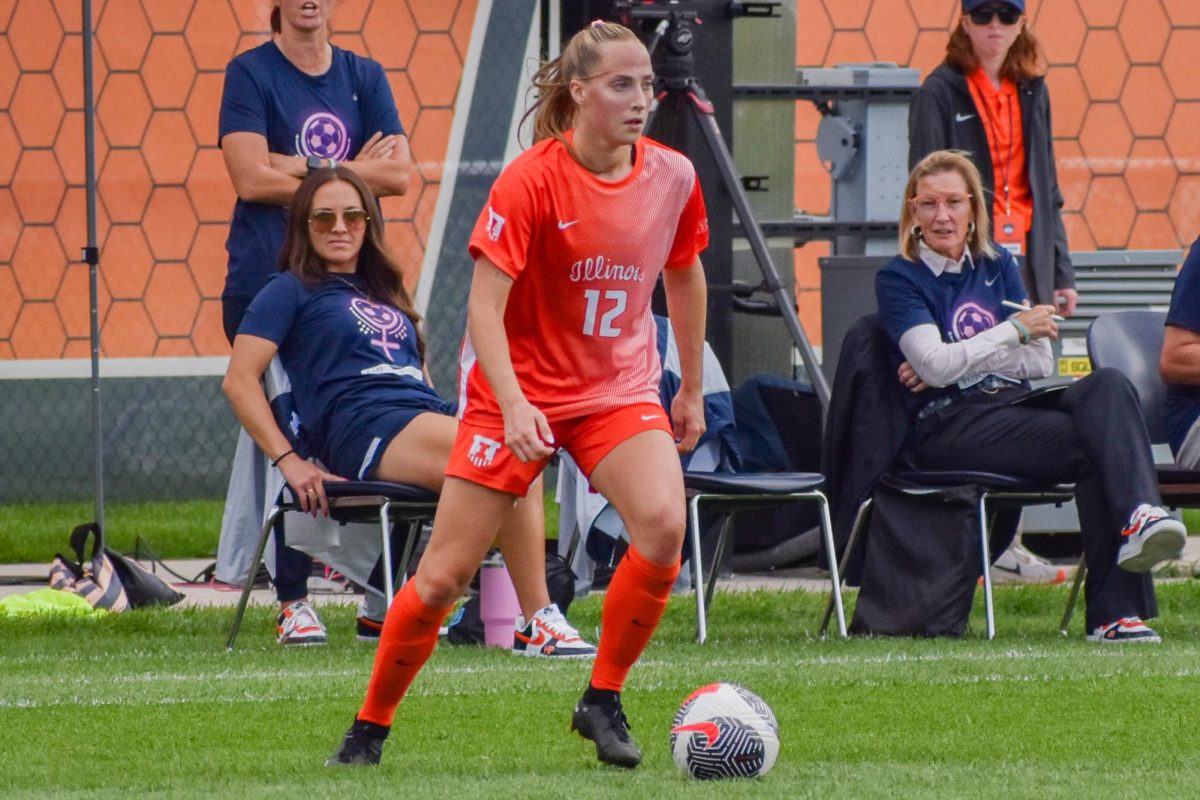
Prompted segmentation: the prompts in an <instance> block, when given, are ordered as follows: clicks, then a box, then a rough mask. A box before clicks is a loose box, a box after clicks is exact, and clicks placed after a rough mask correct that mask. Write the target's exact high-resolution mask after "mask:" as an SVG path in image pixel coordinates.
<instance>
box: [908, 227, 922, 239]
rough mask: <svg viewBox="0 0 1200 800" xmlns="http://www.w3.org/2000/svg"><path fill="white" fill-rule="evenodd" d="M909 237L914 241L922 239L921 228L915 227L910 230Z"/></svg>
mask: <svg viewBox="0 0 1200 800" xmlns="http://www.w3.org/2000/svg"><path fill="white" fill-rule="evenodd" d="M908 235H909V236H911V237H912V238H914V239H920V238H921V226H920V225H913V226H912V227H911V228H909V229H908Z"/></svg>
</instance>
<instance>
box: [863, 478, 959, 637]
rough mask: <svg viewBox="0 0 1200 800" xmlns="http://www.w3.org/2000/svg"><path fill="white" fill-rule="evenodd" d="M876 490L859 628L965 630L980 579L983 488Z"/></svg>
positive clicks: (926, 632)
mask: <svg viewBox="0 0 1200 800" xmlns="http://www.w3.org/2000/svg"><path fill="white" fill-rule="evenodd" d="M906 488H909V487H905V486H904V485H902V484H898V483H895V482H893V481H892V480H891V479H889V478H886V477H885V478H883V479H881V480H880V482H879V484H878V485H877V486H876V488H875V500H874V505H873V508H872V511H871V521H870V524H869V525H868V528H867V539H866V542H865V546H866V548H865V553H864V554H863V567H862V588H861V589H860V591H859V593H858V603H857V605H856V606H855V608H854V618H853V619H852V620H851V623H850V630H851V632H853V633H868V634H878V635H886V636H962V635H963V633H964V632H965V631H966V628H967V618H968V617H969V616H970V614H971V602H972V599H973V598H974V596H975V585H976V583H977V581H978V578H979V570H980V565H979V559H980V552H979V528H978V525H979V521H978V518H977V514H978V503H979V496H980V489H979V488H978V487H974V486H959V487H951V488H945V489H938V490H936V491H930V492H922V493H920V494H914V493H910V492H906V491H905V489H906Z"/></svg>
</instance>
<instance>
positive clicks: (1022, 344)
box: [875, 151, 1187, 642]
mask: <svg viewBox="0 0 1200 800" xmlns="http://www.w3.org/2000/svg"><path fill="white" fill-rule="evenodd" d="M989 232H990V225H989V220H988V214H987V205H986V199H985V196H984V193H983V188H982V182H981V180H980V177H979V172H978V170H976V168H975V166H974V164H972V163H971V161H970V159H969V158H967V155H966V154H965V153H962V152H959V151H938V152H935V153H931V154H930V155H928V156H926V157H925V158H924V159H922V160H921V161H920V162H919V163H918V164H917V165H916V167H914V168H913V171H912V174H911V175H910V176H909V179H908V185H907V187H906V188H905V192H904V204H903V207H902V209H901V214H900V234H899V240H900V255H898V256H896V257H895V258H893V259H892V260H891V262H889V263H888V264H887V266H885V267H884V268H883V269H882V270H880V272H879V274H878V275H877V276H876V279H875V292H876V298H877V300H878V303H879V315H880V317H881V318H882V320H883V323H884V326H885V328H886V329H887V332H888V335H889V337H890V338H891V340H892V343H893V345H894V347H893V351H894V360H895V364H896V369H897V376H898V378H899V380H900V381H901V383H902V384H903V385H904V386H905V387H906V388H907V389H908V390H909V392H908V394H907V398H906V400H907V405H908V410H909V414H910V417H911V419H912V421H913V428H912V430H911V431H910V434H909V440H908V447H909V450H910V453H911V456H912V458H913V460H914V461H915V463H916V466H917V467H918V468H920V469H934V470H936V469H943V470H982V471H987V472H999V473H1005V474H1009V475H1015V476H1019V477H1022V478H1027V479H1029V480H1032V481H1035V482H1038V483H1046V484H1056V483H1074V484H1075V485H1076V501H1077V504H1078V507H1079V520H1080V526H1081V532H1082V535H1083V546H1084V554H1085V558H1086V562H1087V568H1088V574H1087V583H1086V586H1085V592H1086V597H1087V630H1088V634H1087V637H1088V639H1090V640H1093V641H1103V642H1157V641H1159V637H1158V635H1157V634H1156V633H1155V632H1154V631H1153V630H1151V629H1150V628H1149V627H1147V626H1146V625H1145V623H1144V622H1143V621H1142V619H1143V618H1149V617H1153V616H1155V615H1156V613H1157V606H1156V603H1155V599H1154V586H1153V583H1152V581H1151V578H1150V575H1149V572H1150V570H1151V569H1152V568H1153V567H1154V566H1155V565H1156V564H1158V563H1159V562H1161V561H1163V560H1165V559H1169V558H1175V557H1177V556H1178V555H1179V553H1180V551H1181V550H1182V549H1183V544H1184V540H1185V537H1186V536H1187V530H1186V529H1185V528H1184V527H1183V524H1182V523H1180V522H1178V521H1177V520H1175V519H1173V518H1171V517H1170V516H1168V514H1167V512H1166V511H1164V510H1163V509H1162V508H1160V507H1159V504H1160V503H1161V499H1160V497H1159V493H1158V481H1157V477H1156V473H1155V469H1154V462H1153V460H1152V458H1151V454H1150V440H1149V436H1148V435H1147V433H1146V428H1145V425H1144V424H1143V423H1142V416H1141V413H1140V411H1139V408H1138V400H1137V395H1136V393H1135V392H1134V390H1133V387H1132V386H1131V385H1130V383H1129V381H1128V380H1127V379H1126V378H1125V376H1124V375H1122V374H1121V373H1119V372H1117V371H1115V370H1104V369H1101V370H1097V371H1096V372H1094V373H1092V374H1091V375H1089V376H1088V377H1086V378H1084V379H1082V380H1080V381H1076V382H1075V383H1072V384H1070V385H1069V386H1067V387H1066V388H1065V389H1064V390H1062V391H1061V392H1060V393H1058V394H1057V395H1042V396H1040V397H1039V398H1038V400H1037V401H1036V402H1031V403H1024V402H1022V401H1023V400H1024V399H1026V398H1027V395H1029V393H1030V387H1029V379H1031V378H1033V379H1037V378H1044V377H1047V376H1048V375H1050V374H1051V373H1052V371H1053V366H1054V360H1053V355H1052V353H1051V350H1050V342H1051V340H1053V339H1054V338H1056V337H1057V336H1058V325H1057V321H1056V320H1057V319H1058V318H1057V317H1056V315H1055V313H1054V311H1055V309H1054V306H1052V305H1045V304H1043V305H1036V306H1032V307H1030V305H1029V295H1028V293H1027V292H1026V291H1025V287H1024V286H1023V285H1022V282H1021V276H1020V273H1019V271H1018V269H1017V264H1016V261H1015V260H1014V258H1013V256H1012V255H1011V254H1010V253H1009V252H1008V251H1007V250H1005V249H1003V248H1000V247H997V246H996V245H995V244H994V243H993V242H992V241H991V239H990V238H989Z"/></svg>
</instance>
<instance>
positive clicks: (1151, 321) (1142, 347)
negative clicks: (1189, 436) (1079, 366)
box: [1062, 310, 1200, 636]
mask: <svg viewBox="0 0 1200 800" xmlns="http://www.w3.org/2000/svg"><path fill="white" fill-rule="evenodd" d="M1166 323H1167V315H1166V313H1164V312H1162V311H1149V310H1135V311H1118V312H1115V313H1112V314H1102V315H1100V316H1099V317H1097V318H1096V319H1095V320H1094V321H1093V322H1092V324H1091V326H1090V327H1089V328H1088V335H1087V348H1088V357H1089V358H1091V360H1092V368H1093V369H1102V368H1105V367H1111V368H1113V369H1116V370H1119V371H1120V372H1121V373H1122V374H1124V375H1125V377H1126V378H1128V379H1129V382H1130V383H1131V384H1133V388H1134V390H1135V391H1136V392H1137V395H1138V404H1139V405H1140V406H1141V409H1142V420H1143V421H1144V422H1145V423H1146V431H1147V433H1149V434H1150V444H1152V445H1156V444H1162V445H1165V444H1168V443H1169V441H1170V437H1169V436H1168V435H1167V425H1166V418H1167V412H1166V408H1167V385H1166V383H1165V382H1164V381H1163V378H1162V373H1161V372H1159V366H1158V362H1159V358H1160V357H1161V355H1162V348H1163V339H1164V338H1165V336H1166V327H1165V326H1166ZM1155 471H1156V472H1157V473H1158V491H1159V494H1161V495H1162V499H1163V503H1164V504H1165V505H1166V506H1167V507H1168V508H1171V509H1176V508H1195V507H1197V506H1200V470H1194V469H1188V468H1186V467H1181V466H1178V465H1176V464H1156V465H1155ZM1086 574H1087V570H1086V567H1085V566H1084V564H1083V562H1082V561H1080V563H1079V570H1078V571H1077V572H1076V573H1075V583H1074V585H1073V586H1072V587H1071V596H1072V597H1075V596H1076V595H1077V594H1079V588H1080V586H1081V585H1082V584H1083V578H1084V575H1086ZM1066 627H1067V625H1066V620H1064V622H1063V626H1062V634H1063V635H1064V636H1066V634H1067V630H1066Z"/></svg>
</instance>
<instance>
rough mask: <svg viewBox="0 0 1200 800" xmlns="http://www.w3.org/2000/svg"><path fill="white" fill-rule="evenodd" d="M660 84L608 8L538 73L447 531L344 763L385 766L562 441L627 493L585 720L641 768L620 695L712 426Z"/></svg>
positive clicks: (513, 171) (697, 303) (476, 311)
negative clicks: (688, 469)
mask: <svg viewBox="0 0 1200 800" xmlns="http://www.w3.org/2000/svg"><path fill="white" fill-rule="evenodd" d="M653 78H654V76H653V70H652V68H651V65H650V56H649V54H648V53H647V52H646V48H645V47H644V46H643V45H642V44H641V42H639V41H638V39H637V37H636V36H635V35H634V34H633V32H632V31H630V30H629V29H627V28H625V27H622V26H620V25H616V24H612V23H606V22H599V21H597V22H594V23H592V24H591V25H590V26H589V27H587V28H585V29H584V30H582V31H580V32H579V33H577V34H576V35H575V36H574V37H572V39H571V41H570V42H569V43H568V45H567V46H566V48H565V49H564V50H563V53H562V55H561V56H560V57H559V58H557V59H555V60H554V61H552V62H550V63H549V64H547V65H545V66H543V68H542V69H541V70H540V71H539V72H538V73H537V75H536V76H535V78H534V82H535V85H536V86H537V87H538V89H539V90H540V93H541V94H540V97H539V100H538V102H537V104H536V105H535V107H534V109H535V118H534V130H535V144H534V146H533V147H531V148H530V149H529V150H528V151H526V152H525V153H523V154H522V155H521V156H519V157H518V158H517V159H516V160H515V161H513V163H512V164H510V165H509V166H508V167H507V168H505V170H504V172H503V173H502V174H501V175H500V177H499V178H498V179H497V181H496V183H495V185H494V186H493V187H492V192H491V196H490V197H489V201H488V206H487V208H485V209H484V210H483V213H482V214H481V215H480V217H479V220H478V222H477V224H476V227H475V232H474V235H473V236H472V238H471V243H470V250H471V253H472V255H473V256H474V258H475V274H474V279H473V282H472V285H471V294H470V298H469V300H468V319H467V326H468V335H469V341H468V345H467V347H466V348H465V350H464V362H465V363H464V370H463V375H464V379H463V385H462V395H463V397H464V400H465V410H464V415H463V419H462V423H461V424H460V426H459V430H458V438H457V440H456V441H455V445H454V452H453V454H452V455H451V458H450V465H449V467H448V468H447V470H446V474H447V478H446V483H445V488H444V489H443V491H442V500H441V503H440V505H439V507H438V513H437V518H436V519H435V520H434V526H433V527H434V530H433V536H432V539H431V541H430V544H429V548H428V549H427V550H426V551H425V555H424V557H423V558H422V560H421V565H420V567H419V568H418V570H417V574H416V577H415V578H414V580H412V581H410V582H409V583H408V584H407V585H406V587H405V588H404V589H403V590H402V591H401V592H400V594H399V595H398V596H397V597H396V600H395V602H394V603H393V604H392V608H391V611H389V613H388V616H387V619H386V621H385V622H384V627H383V636H382V639H381V641H380V646H379V652H378V654H377V656H376V659H375V668H374V672H373V674H372V676H371V681H370V684H369V686H368V689H367V696H366V700H365V702H364V703H363V705H362V708H361V709H360V711H359V712H358V716H357V718H356V719H355V721H354V724H353V725H352V726H351V727H350V730H349V731H348V732H347V733H346V736H345V738H344V739H343V741H342V743H341V746H340V747H339V748H338V750H337V752H336V753H335V754H334V755H333V757H332V758H331V759H329V761H328V762H327V763H330V764H375V763H378V761H379V757H380V754H381V750H382V744H383V741H384V739H385V738H386V736H387V734H388V732H389V729H390V725H391V722H392V717H393V715H394V713H395V710H396V706H397V704H398V703H399V702H400V700H401V698H402V697H403V696H404V693H405V691H406V690H407V689H408V687H409V685H410V684H411V682H412V680H413V678H414V677H416V674H417V672H418V671H419V670H420V668H421V666H422V665H423V664H424V663H425V661H426V659H428V658H429V655H430V653H432V651H433V648H434V645H435V644H436V642H437V634H438V626H439V625H440V623H441V621H442V619H443V617H444V616H445V615H446V613H447V612H448V611H449V609H450V607H451V605H452V604H453V603H454V601H455V600H456V599H457V598H458V597H459V596H460V595H461V593H462V591H463V589H464V588H465V587H466V584H467V581H468V580H469V579H470V577H471V575H472V573H473V572H474V570H475V566H476V565H477V564H478V563H479V560H480V558H481V557H482V556H483V555H484V553H485V551H486V550H487V547H488V544H489V542H490V541H491V539H492V537H493V536H494V534H495V532H496V529H497V526H498V525H499V524H500V521H501V520H502V519H503V518H504V516H505V515H506V514H507V513H508V511H509V509H510V508H511V507H512V504H513V501H514V499H515V498H517V497H520V496H521V495H523V494H525V492H526V489H527V487H528V486H529V483H530V481H532V480H533V479H534V478H535V477H536V476H538V475H539V474H540V473H541V471H542V469H543V467H544V466H545V465H546V462H547V460H548V459H549V457H550V456H551V455H552V454H553V452H554V449H555V448H556V447H562V448H565V449H566V450H567V451H568V452H569V453H570V454H571V456H572V457H573V458H574V459H575V461H576V463H578V464H579V466H580V468H581V469H582V470H583V471H584V472H585V473H586V474H587V475H588V479H589V480H590V481H591V484H592V486H593V487H595V488H596V489H597V490H598V491H600V492H601V493H602V494H603V495H604V496H605V497H607V498H609V500H611V501H612V503H613V505H614V506H615V507H616V509H617V511H618V512H619V513H620V515H621V518H622V520H623V521H624V523H625V527H626V528H627V529H628V531H629V534H630V538H631V540H632V544H631V546H630V548H629V551H628V554H627V555H626V557H625V558H624V559H623V560H622V561H621V563H620V565H619V566H618V568H617V571H616V573H615V574H614V575H613V578H612V583H611V584H610V585H609V588H608V592H607V594H606V596H605V600H604V607H603V612H602V613H603V633H602V636H601V640H600V644H599V649H598V652H597V654H596V660H595V663H594V666H593V669H592V674H591V680H590V683H589V685H588V687H587V689H586V691H585V692H584V693H583V697H582V698H581V699H580V701H579V703H578V704H577V705H576V707H575V712H574V716H573V718H572V723H571V724H572V727H573V728H574V729H575V730H577V731H579V733H580V734H582V735H583V736H584V737H585V738H587V739H591V740H592V741H594V742H595V745H596V754H597V757H598V758H599V759H600V760H601V761H603V762H606V763H609V764H615V765H619V766H623V767H634V766H636V765H637V764H638V763H639V762H640V761H641V755H642V754H641V750H640V749H639V748H638V746H637V744H636V743H635V742H634V741H633V739H632V738H631V737H630V735H629V731H628V727H627V723H626V720H625V715H624V712H623V711H622V708H621V700H620V691H621V689H622V687H623V686H624V683H625V679H626V676H627V675H628V673H629V670H630V668H631V667H632V666H633V664H634V662H636V661H637V659H638V657H639V656H640V655H641V653H642V650H643V649H644V648H645V647H646V644H647V643H648V642H649V640H650V636H651V634H653V632H654V629H655V627H656V626H657V625H658V621H659V618H660V617H661V616H662V613H663V610H664V609H665V608H666V604H667V598H668V596H669V593H670V591H671V586H672V584H673V583H674V582H675V577H676V575H677V574H678V572H679V555H680V547H681V545H682V542H683V529H684V514H685V509H684V494H683V476H682V471H681V469H680V465H679V456H678V452H677V451H687V450H690V449H691V448H692V447H693V446H694V445H695V443H696V440H697V439H698V438H699V436H700V435H701V433H703V429H704V416H703V403H702V399H701V389H700V386H701V374H700V372H701V366H700V365H701V356H702V349H703V343H704V325H705V301H706V287H705V282H704V273H703V270H702V267H701V265H700V260H699V253H700V251H701V250H703V249H704V247H705V246H706V245H707V242H708V233H707V228H708V226H707V221H706V217H705V210H704V201H703V199H702V197H701V194H700V187H699V183H698V181H697V179H696V174H695V170H694V169H693V167H692V165H691V163H690V162H689V161H688V160H687V158H685V157H684V156H682V155H681V154H679V153H677V152H674V151H672V150H670V149H668V148H666V147H663V146H662V145H659V144H657V143H655V142H653V141H650V140H648V139H645V138H643V137H642V128H643V126H644V124H645V121H646V114H647V111H648V109H649V106H650V103H651V99H652V92H653ZM659 275H662V277H663V281H664V286H665V289H666V297H667V306H668V311H669V313H670V316H671V318H672V322H673V324H674V326H675V332H676V337H677V339H678V342H679V350H680V362H681V365H682V372H683V376H682V385H681V387H680V389H679V392H678V393H677V394H676V396H675V398H674V400H673V401H672V403H671V414H670V417H668V415H667V412H666V411H665V410H664V409H663V407H662V405H661V404H660V403H659V400H658V382H659V366H658V363H659V362H658V357H657V354H656V351H655V342H654V322H653V320H652V319H651V313H650V295H651V292H652V290H653V288H654V285H655V283H656V282H657V280H658V277H659ZM672 425H673V427H672Z"/></svg>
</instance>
